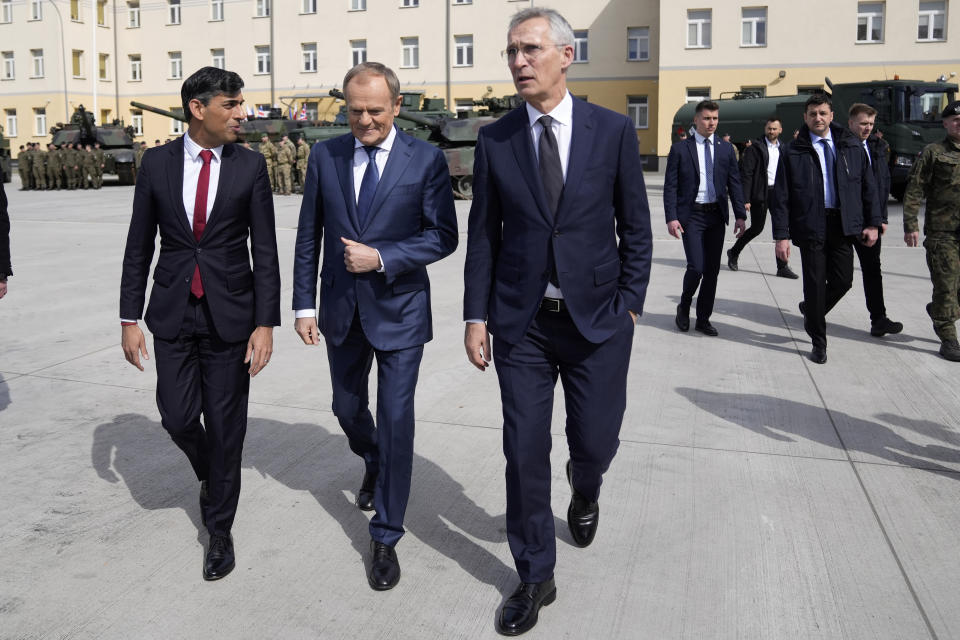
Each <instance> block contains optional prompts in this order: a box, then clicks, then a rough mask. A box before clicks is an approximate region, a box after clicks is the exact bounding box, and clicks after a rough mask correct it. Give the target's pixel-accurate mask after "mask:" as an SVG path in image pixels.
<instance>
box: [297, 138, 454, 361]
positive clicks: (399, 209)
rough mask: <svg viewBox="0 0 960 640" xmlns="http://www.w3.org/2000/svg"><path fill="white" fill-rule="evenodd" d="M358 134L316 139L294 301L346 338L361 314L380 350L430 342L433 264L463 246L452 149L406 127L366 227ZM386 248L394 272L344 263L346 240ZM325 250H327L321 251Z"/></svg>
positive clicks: (333, 335) (328, 331)
mask: <svg viewBox="0 0 960 640" xmlns="http://www.w3.org/2000/svg"><path fill="white" fill-rule="evenodd" d="M354 141H355V138H354V137H353V134H347V135H344V136H340V137H339V138H334V139H332V140H325V141H324V142H321V143H319V144H316V145H314V147H313V150H312V151H311V152H310V159H309V161H308V163H307V177H306V180H305V182H304V185H305V187H304V193H303V204H302V205H301V207H300V223H299V225H298V226H297V245H296V255H295V257H294V267H293V308H294V309H312V308H313V307H314V305H315V304H316V299H317V268H318V264H319V261H320V256H321V253H322V254H323V265H322V268H321V269H320V282H321V285H320V308H319V310H318V317H317V324H318V327H319V329H320V331H321V332H322V333H323V335H324V336H325V337H326V338H327V339H329V340H331V341H332V342H333V344H335V345H339V344H340V343H342V342H343V340H344V338H346V336H347V332H348V331H349V329H350V325H351V323H352V322H353V318H354V314H355V313H357V312H358V311H359V315H360V322H361V325H362V326H363V331H364V334H365V335H366V336H367V339H368V340H369V341H370V344H371V345H373V347H374V348H375V349H379V350H381V351H393V350H397V349H406V348H409V347H412V346H416V345H422V344H424V343H426V342H428V341H429V340H430V339H431V338H432V337H433V323H432V318H431V314H430V279H429V278H428V277H427V268H426V266H427V265H428V264H430V263H431V262H435V261H437V260H439V259H441V258H443V257H445V256H447V255H449V254H451V253H453V251H454V250H455V249H456V248H457V240H458V236H457V214H456V211H455V209H454V206H453V191H452V190H451V188H450V173H449V171H448V170H447V162H446V159H445V158H444V155H443V152H442V151H440V150H439V149H437V148H436V147H434V146H432V145H430V144H427V143H426V142H423V141H421V140H417V139H415V138H413V137H411V136H408V135H407V134H405V133H403V132H401V131H397V136H396V139H395V140H394V143H393V148H392V149H391V150H390V156H389V158H388V160H387V164H386V166H385V167H384V170H383V175H382V176H381V177H380V182H379V183H378V184H377V191H376V194H375V195H374V199H373V204H372V205H371V207H370V213H369V214H368V217H367V224H366V226H365V227H363V228H361V227H360V223H359V221H358V218H357V204H356V198H355V196H354V185H353V154H354ZM341 236H342V237H344V238H348V239H351V240H356V241H358V242H360V243H363V244H365V245H367V246H370V247H373V248H374V249H377V250H378V251H379V252H380V257H381V258H382V259H383V264H384V266H385V268H386V271H385V273H377V272H369V273H361V274H355V273H350V272H349V271H347V268H346V265H345V264H344V262H343V251H344V245H343V243H342V242H341V241H340V237H341ZM321 249H322V251H321Z"/></svg>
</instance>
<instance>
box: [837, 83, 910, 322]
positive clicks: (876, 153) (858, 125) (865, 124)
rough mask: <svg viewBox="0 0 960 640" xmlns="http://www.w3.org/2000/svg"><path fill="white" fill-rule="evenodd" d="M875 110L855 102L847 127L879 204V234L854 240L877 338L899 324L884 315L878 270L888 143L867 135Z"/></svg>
mask: <svg viewBox="0 0 960 640" xmlns="http://www.w3.org/2000/svg"><path fill="white" fill-rule="evenodd" d="M876 118H877V110H876V109H874V108H873V107H871V106H870V105H867V104H863V103H862V102H857V103H856V104H854V105H852V106H851V107H850V111H849V119H848V120H847V126H849V127H850V131H851V132H853V135H855V136H856V137H857V138H858V139H859V140H860V144H862V145H863V148H864V149H865V150H866V152H867V160H868V161H869V163H870V169H871V171H872V172H873V177H874V179H875V180H876V182H877V201H878V204H879V205H880V217H881V220H882V222H881V223H880V235H879V236H878V237H877V243H876V244H875V245H873V246H872V247H868V246H866V245H864V244H860V243H859V242H857V243H854V245H853V248H854V249H856V250H857V257H858V258H859V259H860V271H861V273H862V274H863V295H864V297H866V299H867V311H869V312H870V335H872V336H876V337H880V336H883V335H886V334H888V333H900V332H901V331H903V324H902V323H900V322H894V321H893V320H891V319H890V318H888V317H887V308H886V306H884V304H883V276H882V275H881V273H880V241H881V239H882V237H883V234H884V233H885V232H886V230H887V200H889V198H890V166H889V165H888V164H887V162H888V159H889V156H890V145H888V144H887V143H886V142H884V140H883V139H882V138H878V137H877V136H873V137H871V136H870V134H871V133H872V132H873V125H874V122H876Z"/></svg>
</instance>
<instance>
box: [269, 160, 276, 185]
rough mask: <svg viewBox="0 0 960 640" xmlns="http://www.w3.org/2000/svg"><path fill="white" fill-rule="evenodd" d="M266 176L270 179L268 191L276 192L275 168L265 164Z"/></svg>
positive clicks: (271, 164) (272, 164)
mask: <svg viewBox="0 0 960 640" xmlns="http://www.w3.org/2000/svg"><path fill="white" fill-rule="evenodd" d="M267 176H268V177H269V178H270V190H271V191H276V190H277V166H276V165H275V164H274V163H272V162H268V163H267Z"/></svg>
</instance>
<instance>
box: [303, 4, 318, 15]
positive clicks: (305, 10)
mask: <svg viewBox="0 0 960 640" xmlns="http://www.w3.org/2000/svg"><path fill="white" fill-rule="evenodd" d="M311 9H312V10H311ZM316 12H317V0H301V2H300V15H313V14H315V13H316Z"/></svg>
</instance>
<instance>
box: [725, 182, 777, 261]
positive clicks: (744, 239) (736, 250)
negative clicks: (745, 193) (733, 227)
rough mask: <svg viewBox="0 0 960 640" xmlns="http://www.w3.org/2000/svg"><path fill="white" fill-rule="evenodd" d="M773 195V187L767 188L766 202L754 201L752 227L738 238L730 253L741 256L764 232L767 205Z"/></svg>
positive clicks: (751, 213) (751, 218) (751, 208)
mask: <svg viewBox="0 0 960 640" xmlns="http://www.w3.org/2000/svg"><path fill="white" fill-rule="evenodd" d="M772 193H773V187H767V199H766V200H753V201H752V202H751V203H750V226H749V227H748V228H747V230H746V231H744V232H743V235H742V236H740V237H739V238H737V241H736V242H735V243H734V244H733V248H732V249H730V252H731V253H733V255H735V256H739V255H740V252H741V251H743V249H744V248H745V247H746V246H747V243H748V242H750V241H751V240H753V239H754V238H756V237H757V236H759V235H760V233H761V232H762V231H763V225H764V224H766V222H767V203H768V202H770V196H771V195H772Z"/></svg>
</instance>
